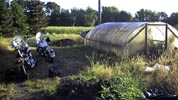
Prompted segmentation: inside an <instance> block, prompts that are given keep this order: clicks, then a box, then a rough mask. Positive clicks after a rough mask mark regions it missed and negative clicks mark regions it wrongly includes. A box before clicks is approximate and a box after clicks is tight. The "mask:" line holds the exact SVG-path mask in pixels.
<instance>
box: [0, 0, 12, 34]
mask: <svg viewBox="0 0 178 100" xmlns="http://www.w3.org/2000/svg"><path fill="white" fill-rule="evenodd" d="M12 24H13V21H12V13H11V9H8V5H7V3H6V0H1V1H0V34H3V35H5V34H6V35H7V34H11V32H12V29H11V26H12Z"/></svg>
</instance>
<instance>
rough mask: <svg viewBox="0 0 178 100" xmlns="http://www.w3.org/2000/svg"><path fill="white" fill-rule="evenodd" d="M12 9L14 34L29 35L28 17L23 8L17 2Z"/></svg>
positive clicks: (13, 3) (12, 4) (12, 5)
mask: <svg viewBox="0 0 178 100" xmlns="http://www.w3.org/2000/svg"><path fill="white" fill-rule="evenodd" d="M11 9H12V15H13V16H12V20H13V25H12V28H13V30H14V31H13V32H14V34H27V33H28V29H27V28H28V25H27V22H26V15H25V13H24V11H23V9H22V6H21V5H19V4H18V3H17V2H16V1H15V0H13V1H12V3H11Z"/></svg>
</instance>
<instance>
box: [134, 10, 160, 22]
mask: <svg viewBox="0 0 178 100" xmlns="http://www.w3.org/2000/svg"><path fill="white" fill-rule="evenodd" d="M134 20H135V21H148V22H151V21H159V16H158V14H157V13H156V12H153V11H151V10H147V9H146V10H144V9H141V10H140V11H137V13H136V14H135V18H134Z"/></svg>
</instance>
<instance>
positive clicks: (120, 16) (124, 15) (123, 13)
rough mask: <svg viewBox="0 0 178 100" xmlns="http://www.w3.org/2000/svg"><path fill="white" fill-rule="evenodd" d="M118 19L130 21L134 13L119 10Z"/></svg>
mask: <svg viewBox="0 0 178 100" xmlns="http://www.w3.org/2000/svg"><path fill="white" fill-rule="evenodd" d="M116 21H119V22H129V21H132V15H131V14H130V13H127V12H126V11H121V12H119V14H118V16H117V18H116Z"/></svg>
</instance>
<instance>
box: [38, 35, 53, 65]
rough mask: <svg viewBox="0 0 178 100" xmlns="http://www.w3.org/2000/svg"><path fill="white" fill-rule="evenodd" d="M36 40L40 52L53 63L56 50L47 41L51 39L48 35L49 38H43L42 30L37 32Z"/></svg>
mask: <svg viewBox="0 0 178 100" xmlns="http://www.w3.org/2000/svg"><path fill="white" fill-rule="evenodd" d="M36 41H37V45H38V46H37V49H36V50H37V52H38V54H39V55H40V56H44V57H45V58H46V60H47V61H48V62H50V63H52V62H53V60H54V58H55V51H54V49H53V48H51V47H50V46H49V45H48V43H47V42H49V41H50V39H49V37H48V36H47V38H46V39H44V37H43V38H42V34H41V32H38V33H37V34H36Z"/></svg>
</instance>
